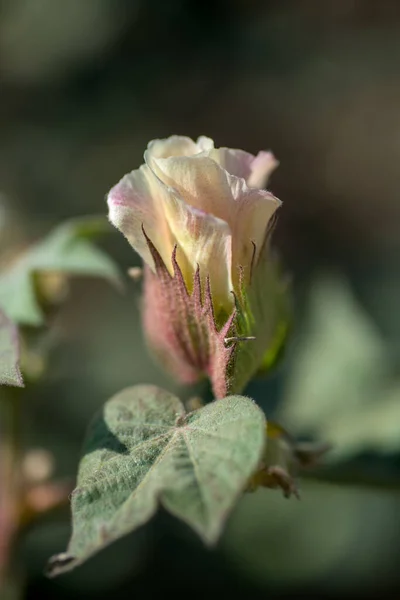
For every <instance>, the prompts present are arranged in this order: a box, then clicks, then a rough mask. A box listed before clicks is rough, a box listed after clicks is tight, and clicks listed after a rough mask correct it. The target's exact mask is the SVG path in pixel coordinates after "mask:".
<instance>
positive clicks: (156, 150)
mask: <svg viewBox="0 0 400 600" xmlns="http://www.w3.org/2000/svg"><path fill="white" fill-rule="evenodd" d="M201 151H202V150H201V148H200V147H199V146H198V145H197V144H196V142H194V141H193V140H192V139H191V138H190V137H187V136H183V135H171V136H170V137H169V138H165V139H163V140H152V141H151V142H149V143H148V145H147V150H146V155H147V156H148V157H150V158H168V157H169V156H193V155H194V154H198V153H199V152H201Z"/></svg>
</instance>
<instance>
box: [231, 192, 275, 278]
mask: <svg viewBox="0 0 400 600" xmlns="http://www.w3.org/2000/svg"><path fill="white" fill-rule="evenodd" d="M246 187H247V186H246ZM280 205H281V201H280V200H278V198H276V197H275V196H273V194H270V193H269V192H267V191H265V190H255V189H251V188H247V191H246V190H245V189H244V190H242V193H241V194H240V200H239V202H238V211H237V215H236V219H235V226H234V229H233V232H232V234H233V249H232V264H233V265H234V270H233V273H232V277H233V281H234V284H235V285H236V283H237V281H238V279H237V277H238V271H237V269H238V266H239V265H240V266H241V267H242V268H243V269H244V273H245V276H250V267H251V263H252V260H253V254H254V247H255V255H254V260H255V262H257V260H258V258H259V256H260V252H261V250H262V248H263V246H264V243H265V238H266V234H267V231H268V227H269V224H270V221H271V219H272V217H273V215H274V213H275V212H276V210H277V209H278V208H279V206H280ZM235 268H236V271H235Z"/></svg>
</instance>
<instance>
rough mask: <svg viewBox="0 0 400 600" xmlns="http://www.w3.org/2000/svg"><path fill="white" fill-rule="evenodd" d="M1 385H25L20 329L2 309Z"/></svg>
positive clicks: (0, 320) (0, 317) (0, 345)
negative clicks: (20, 348) (20, 363)
mask: <svg viewBox="0 0 400 600" xmlns="http://www.w3.org/2000/svg"><path fill="white" fill-rule="evenodd" d="M0 385H13V386H16V387H23V385H24V384H23V380H22V375H21V371H20V368H19V341H18V331H17V328H16V326H15V325H14V323H12V321H10V320H9V319H8V318H7V317H6V315H5V314H4V313H3V312H2V311H1V310H0Z"/></svg>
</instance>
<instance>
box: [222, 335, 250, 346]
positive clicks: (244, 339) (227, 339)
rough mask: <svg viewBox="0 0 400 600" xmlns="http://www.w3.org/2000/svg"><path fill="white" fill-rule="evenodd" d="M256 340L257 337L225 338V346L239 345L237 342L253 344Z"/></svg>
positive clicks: (239, 336)
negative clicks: (232, 343)
mask: <svg viewBox="0 0 400 600" xmlns="http://www.w3.org/2000/svg"><path fill="white" fill-rule="evenodd" d="M255 339H256V337H255V336H254V335H242V336H241V335H238V336H232V337H226V338H224V342H225V344H230V343H231V342H234V343H237V342H251V341H254V340H255Z"/></svg>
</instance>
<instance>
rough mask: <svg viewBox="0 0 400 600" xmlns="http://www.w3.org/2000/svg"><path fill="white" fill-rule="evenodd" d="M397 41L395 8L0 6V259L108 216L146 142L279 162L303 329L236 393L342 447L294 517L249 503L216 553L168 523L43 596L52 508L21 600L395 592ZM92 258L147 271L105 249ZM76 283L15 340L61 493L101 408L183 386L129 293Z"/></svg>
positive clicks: (124, 250) (309, 485)
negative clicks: (70, 223) (200, 144)
mask: <svg viewBox="0 0 400 600" xmlns="http://www.w3.org/2000/svg"><path fill="white" fill-rule="evenodd" d="M399 32H400V7H399V6H397V3H396V2H391V1H390V0H387V1H386V0H384V1H381V2H374V1H373V0H365V1H363V2H357V1H354V0H338V1H335V2H334V1H332V2H331V1H328V2H319V1H317V0H296V1H295V0H289V1H287V2H279V1H277V0H269V1H266V0H250V1H249V0H214V1H213V2H211V1H207V0H206V1H203V2H195V1H192V2H191V1H189V0H187V1H185V0H172V1H170V2H164V1H162V0H149V1H147V2H144V1H140V0H137V1H134V2H132V1H130V0H117V1H114V0H113V1H111V0H87V1H85V2H81V1H79V0H73V1H72V0H71V1H69V2H62V1H61V0H57V1H56V0H40V1H36V2H31V0H1V2H0V74H1V83H0V125H1V139H0V152H1V160H0V192H1V201H0V257H1V258H0V264H1V265H3V266H4V264H8V262H9V261H10V260H14V259H15V257H16V256H19V255H20V252H21V250H23V249H26V248H27V246H28V244H29V243H32V242H36V241H38V240H39V239H40V238H41V237H42V236H44V235H45V234H47V233H48V232H49V231H50V230H51V229H52V227H53V226H54V225H56V224H57V223H59V221H60V220H62V219H65V218H71V217H76V216H81V215H82V216H83V215H87V214H96V213H97V214H98V213H102V212H104V213H105V210H106V206H105V202H104V195H105V193H106V192H107V191H108V189H109V188H110V187H111V186H112V185H113V184H114V183H115V182H116V181H117V180H118V179H119V178H120V177H121V176H122V175H123V174H124V173H125V172H127V171H129V170H131V169H132V168H134V167H136V166H138V165H139V164H140V163H141V161H142V153H143V150H144V148H145V145H146V144H147V142H148V140H149V139H152V138H155V137H163V136H167V135H170V134H171V133H181V134H186V135H191V136H193V137H196V136H197V135H199V134H205V135H209V136H211V137H214V139H215V140H216V143H217V144H218V145H226V146H231V147H239V148H244V149H246V150H249V151H253V152H255V151H257V150H259V149H260V148H266V149H268V148H271V149H273V151H274V152H275V154H276V156H277V157H278V159H279V160H280V162H281V166H280V167H279V169H278V171H277V172H276V173H275V174H274V176H273V178H272V182H271V190H272V191H273V192H274V193H275V194H276V195H277V196H278V197H280V198H281V199H282V200H283V201H284V208H283V209H282V210H281V214H280V219H279V223H278V227H277V230H276V232H275V236H274V241H275V246H276V247H277V249H278V250H279V252H280V254H281V255H282V257H283V259H284V261H285V263H286V267H287V270H288V272H290V273H291V274H292V277H293V288H294V305H295V317H296V318H295V329H294V332H293V335H292V339H291V342H290V344H289V347H288V348H287V349H286V356H285V361H284V362H283V363H282V364H281V366H280V368H279V370H278V371H277V372H276V373H275V374H274V376H273V377H271V378H269V379H260V380H257V381H254V382H253V383H252V384H251V385H250V386H249V389H248V390H247V392H248V394H249V395H250V396H252V397H254V398H255V399H256V400H257V402H258V403H260V404H261V405H262V406H263V408H264V410H265V411H266V413H267V415H268V416H273V417H275V418H277V419H279V420H280V422H282V424H283V425H285V426H287V427H288V428H289V429H290V430H291V432H293V433H294V434H296V435H298V436H299V437H301V438H302V439H305V440H308V439H311V438H313V437H316V438H317V439H323V440H327V441H330V442H332V444H333V450H332V453H331V454H330V456H329V460H327V462H326V465H325V466H324V468H323V469H321V470H320V471H318V473H315V474H313V478H311V477H310V478H306V479H303V481H302V482H301V501H300V502H298V501H296V500H295V499H292V500H289V501H286V500H284V499H283V498H282V496H281V494H280V492H274V491H271V490H261V491H259V492H256V493H254V494H249V495H248V496H246V498H245V499H244V500H243V501H242V502H241V503H240V504H239V506H238V508H237V510H236V511H235V513H234V515H233V516H232V518H231V519H230V521H229V524H228V529H227V531H226V533H225V534H224V536H223V539H222V541H221V543H220V544H219V545H218V547H217V548H216V549H215V550H213V551H211V552H210V551H208V550H205V549H204V548H203V546H202V545H201V543H200V542H199V541H198V540H197V539H195V537H194V536H193V535H192V534H191V533H190V532H189V531H188V530H187V529H186V528H185V527H184V526H183V525H178V524H177V522H176V521H174V520H173V519H172V517H169V516H167V515H166V514H164V513H163V512H162V513H160V514H159V515H158V516H157V517H156V518H155V519H154V520H153V521H151V522H150V524H149V525H148V526H146V527H145V528H143V529H141V530H139V532H138V533H137V534H136V535H133V536H128V537H126V538H124V539H122V540H120V541H119V542H118V543H117V544H116V545H115V546H113V547H112V548H109V549H108V550H105V551H104V553H102V554H100V555H98V556H97V557H96V558H94V559H93V560H92V561H90V562H88V563H87V564H85V565H84V566H82V567H81V568H80V569H79V570H77V571H76V572H74V573H71V574H68V575H66V576H64V577H61V578H58V579H55V580H48V579H46V578H45V577H44V576H43V568H44V565H45V563H46V561H47V559H48V557H49V556H50V555H52V554H55V553H57V552H59V551H60V550H62V549H63V548H65V547H66V544H67V541H68V538H69V533H70V524H69V511H68V509H67V508H65V509H60V510H58V511H55V512H54V513H53V514H52V515H49V516H48V517H46V519H42V520H41V521H40V522H37V523H36V524H35V526H32V527H30V528H27V530H26V531H25V535H24V537H23V539H22V540H21V542H20V544H19V546H18V548H17V552H18V556H19V558H20V561H21V564H22V565H23V570H25V572H26V597H27V598H28V599H29V598H33V597H36V596H37V595H38V597H40V598H47V597H48V598H61V599H63V598H76V599H79V598H85V599H87V598H92V597H93V598H94V597H96V598H99V599H100V600H101V598H107V597H110V595H113V596H116V597H118V598H122V599H123V598H131V597H132V596H133V595H143V596H144V597H152V596H156V595H159V594H160V593H161V592H165V590H174V592H175V593H176V592H178V593H179V592H185V593H186V594H191V593H194V592H199V591H200V592H202V593H204V594H210V593H212V592H215V590H223V591H224V593H242V594H253V595H254V596H255V597H260V598H263V597H267V596H268V597H275V596H276V597H282V596H283V597H285V596H287V597H296V596H297V595H300V594H308V595H309V596H310V597H312V596H313V595H315V596H318V597H332V596H334V597H339V596H342V595H345V594H351V595H353V596H358V595H359V594H361V595H363V597H364V598H365V597H381V596H382V595H384V594H386V595H389V594H390V593H392V594H393V595H394V596H397V594H398V591H399V588H400V579H399V572H398V563H399V560H400V545H399V542H398V540H399V531H398V529H399V522H400V519H399V513H400V504H399V482H400V460H399V447H400V442H399V440H400V419H399V417H400V415H399V412H400V409H399V400H400V399H399V364H400V362H399V359H400V317H399V311H398V305H399V295H400V272H399V264H400V263H399V260H398V258H399V254H398V252H399V239H400V235H399V234H400V218H399V217H400V212H399V207H400V205H399V200H398V162H399V158H400V157H399V153H400V150H399V144H398V132H399V127H400V112H399V108H398V107H399V105H400V82H399V79H398V72H399V61H400V48H399V44H400V42H399ZM103 249H104V250H107V251H108V252H109V253H110V254H111V255H112V257H113V258H114V259H115V260H116V261H117V262H118V263H119V264H120V265H122V267H123V268H124V269H125V268H128V267H131V266H134V265H136V264H138V258H137V257H136V256H135V255H134V254H133V253H132V251H131V249H130V247H129V246H128V244H126V243H125V241H124V240H123V239H122V236H119V235H118V234H117V233H115V234H111V235H108V236H107V237H106V238H105V239H104V242H103ZM109 275H110V276H111V272H109ZM69 286H70V287H69V295H68V301H67V302H63V304H61V305H60V307H59V309H58V310H57V311H56V312H54V313H52V314H51V328H50V329H49V330H47V332H42V331H40V335H37V334H33V333H32V332H30V333H29V335H30V336H31V346H30V348H31V351H30V355H29V361H28V362H29V364H27V365H25V367H26V372H27V373H29V377H28V379H29V380H30V381H34V380H36V383H35V385H27V387H26V388H25V389H24V391H23V399H24V402H23V405H24V409H23V423H24V431H23V433H24V442H25V444H26V445H27V446H30V445H32V446H44V447H46V448H48V449H50V450H51V451H52V452H53V453H54V457H55V468H56V474H57V475H58V476H59V477H61V478H67V479H69V478H73V477H75V473H76V469H77V464H78V460H79V455H80V451H81V445H82V441H83V437H84V432H85V429H86V425H87V423H88V421H89V420H90V419H91V418H92V415H93V414H94V413H95V412H96V411H97V410H98V409H99V407H100V406H101V405H102V404H103V403H104V401H105V400H106V399H107V398H109V397H110V396H112V395H113V394H114V393H115V392H117V391H118V390H120V389H122V388H123V387H125V386H130V385H133V384H137V383H143V382H147V381H151V382H154V383H156V384H157V385H160V386H161V387H165V388H167V389H169V390H171V391H175V392H177V393H178V392H179V394H182V393H183V394H185V393H186V391H185V390H184V391H183V392H182V391H181V390H178V389H177V388H176V387H174V385H173V384H172V383H171V382H170V381H169V380H168V379H167V378H166V376H165V375H164V374H162V373H161V372H160V371H159V370H158V368H157V367H156V366H155V365H154V364H153V363H152V362H151V360H150V359H149V358H148V355H147V353H146V351H145V349H144V346H143V341H142V337H141V332H140V325H139V317H138V310H137V308H138V301H139V295H138V293H139V288H138V287H137V286H135V284H134V283H133V282H128V283H127V286H126V290H125V292H124V293H123V294H120V293H118V292H117V291H116V289H115V288H113V287H111V286H109V285H108V284H107V283H106V282H105V281H102V280H101V279H83V278H77V279H74V280H73V281H72V282H71V283H70V284H69ZM0 294H1V290H0ZM1 335H2V334H1ZM1 343H3V341H2V339H1ZM40 373H43V374H45V376H44V377H43V378H41V379H39V378H38V376H39V374H40Z"/></svg>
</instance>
